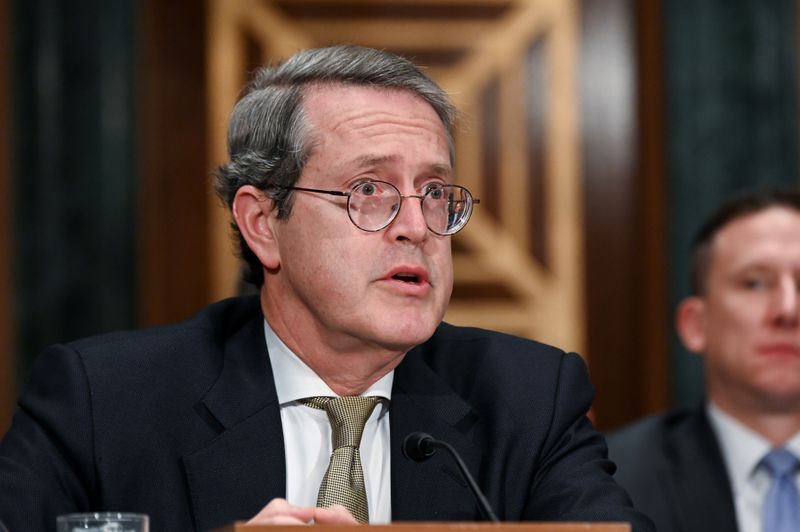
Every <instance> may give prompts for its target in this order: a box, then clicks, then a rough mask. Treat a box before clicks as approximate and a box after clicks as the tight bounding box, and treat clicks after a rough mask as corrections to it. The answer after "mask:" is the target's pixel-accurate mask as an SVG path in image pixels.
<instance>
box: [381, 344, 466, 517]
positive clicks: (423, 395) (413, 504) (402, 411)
mask: <svg viewBox="0 0 800 532" xmlns="http://www.w3.org/2000/svg"><path fill="white" fill-rule="evenodd" d="M423 357H424V348H416V349H413V350H412V351H410V352H409V353H408V354H407V355H406V357H405V359H404V360H403V362H402V363H401V364H400V365H399V366H398V367H397V369H396V370H395V377H394V386H393V390H392V406H391V410H390V425H391V446H392V447H391V462H392V466H391V467H392V520H393V521H411V520H450V521H472V520H476V519H478V518H479V513H478V510H477V507H476V506H475V502H474V500H473V498H472V495H471V493H470V492H469V490H468V488H467V485H466V482H464V480H463V478H462V476H461V473H460V472H459V471H458V469H457V468H456V466H455V463H454V461H453V459H452V458H451V457H450V456H447V455H446V453H445V451H443V450H438V451H437V452H436V454H435V455H434V456H432V457H431V458H430V459H428V460H427V461H425V462H423V463H416V462H413V461H412V460H410V459H408V458H406V457H405V456H404V455H403V453H402V445H403V441H404V440H405V438H406V436H407V435H408V434H410V433H412V432H416V431H421V432H425V433H428V434H430V435H431V436H433V437H434V438H436V439H440V440H444V441H446V442H448V443H450V444H451V445H452V446H453V447H455V448H456V450H457V451H458V452H459V453H460V454H461V457H462V458H463V460H464V462H465V463H466V465H467V467H468V468H469V470H470V471H471V472H472V473H473V475H475V474H477V472H478V471H479V468H480V462H481V454H480V451H479V450H478V449H477V448H476V447H475V446H474V445H473V444H472V442H471V441H470V434H471V433H472V431H473V430H474V427H475V424H476V423H477V418H476V415H475V414H474V412H473V411H472V408H471V407H470V405H469V404H467V403H466V402H464V400H463V399H462V398H461V397H459V396H458V395H456V394H455V393H454V392H453V391H452V390H451V389H450V388H449V386H447V385H446V383H444V382H443V381H442V380H441V378H440V377H439V376H438V375H436V374H435V373H434V372H433V371H432V370H431V368H430V367H429V366H428V365H427V364H426V363H425V360H424V358H423Z"/></svg>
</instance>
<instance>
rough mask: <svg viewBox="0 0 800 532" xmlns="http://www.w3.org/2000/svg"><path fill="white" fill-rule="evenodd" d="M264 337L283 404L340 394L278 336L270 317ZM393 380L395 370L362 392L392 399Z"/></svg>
mask: <svg viewBox="0 0 800 532" xmlns="http://www.w3.org/2000/svg"><path fill="white" fill-rule="evenodd" d="M264 337H265V339H266V341H267V351H268V353H269V362H270V364H271V366H272V372H273V375H274V376H275V378H274V380H275V390H276V392H277V394H278V403H279V404H280V405H281V406H283V405H285V404H287V403H291V402H293V401H297V400H299V399H304V398H306V397H336V393H334V391H333V390H331V389H330V387H329V386H328V385H327V384H325V381H323V380H322V379H321V378H320V376H319V375H317V374H316V373H315V372H314V370H313V369H311V368H310V367H308V366H307V365H306V363H305V362H303V361H302V360H300V358H299V357H298V356H297V355H296V354H294V353H293V352H292V350H291V349H289V347H288V346H287V345H286V344H285V343H283V340H281V339H280V338H278V335H277V334H275V331H273V330H272V327H270V325H269V323H268V322H267V320H264ZM393 382H394V370H392V371H390V372H389V373H387V374H386V375H384V376H383V377H381V378H380V379H378V381H377V382H375V383H373V384H372V386H370V387H369V388H368V389H367V390H366V391H365V392H364V393H363V394H362V395H364V396H368V395H369V396H377V397H383V398H385V399H391V398H392V383H393Z"/></svg>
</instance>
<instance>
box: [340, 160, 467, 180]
mask: <svg viewBox="0 0 800 532" xmlns="http://www.w3.org/2000/svg"><path fill="white" fill-rule="evenodd" d="M399 158H400V156H399V155H361V156H359V157H356V159H355V161H354V162H355V164H356V166H357V167H358V168H369V167H373V166H380V165H382V164H385V163H391V162H394V161H396V160H398V159H399ZM428 173H430V174H432V175H438V176H443V177H450V176H452V175H453V169H452V167H451V166H450V165H449V164H440V163H433V164H431V165H429V166H428Z"/></svg>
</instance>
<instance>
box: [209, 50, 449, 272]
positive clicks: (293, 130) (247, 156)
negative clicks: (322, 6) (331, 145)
mask: <svg viewBox="0 0 800 532" xmlns="http://www.w3.org/2000/svg"><path fill="white" fill-rule="evenodd" d="M324 84H334V85H356V86H367V87H380V88H387V89H394V90H404V91H408V92H411V93H413V94H416V95H418V96H420V97H421V98H422V99H423V100H424V101H426V102H428V103H429V104H430V105H431V107H433V109H434V111H435V112H436V114H437V115H438V116H439V119H440V120H441V121H442V124H443V126H444V131H445V134H446V136H447V142H448V146H449V152H450V162H451V164H454V161H455V148H454V143H453V137H452V130H453V126H454V122H455V117H456V111H455V107H454V106H453V104H452V103H451V102H450V99H449V98H448V96H447V94H446V93H445V92H444V91H443V90H442V89H441V88H440V87H439V86H438V85H437V84H436V83H435V82H434V81H433V80H432V79H431V78H430V77H428V76H427V75H426V74H425V73H424V72H422V71H421V70H420V69H419V68H418V67H416V66H415V65H414V64H413V63H411V62H410V61H409V60H407V59H405V58H402V57H400V56H397V55H394V54H391V53H389V52H385V51H382V50H376V49H372V48H364V47H360V46H353V45H340V46H332V47H328V48H318V49H311V50H303V51H301V52H299V53H297V54H295V55H294V56H292V57H291V58H289V59H288V60H286V61H285V62H283V63H281V64H278V65H275V66H268V67H262V68H259V69H258V70H257V71H256V72H255V74H254V77H253V79H252V81H251V82H250V83H249V84H248V85H247V87H246V88H245V90H244V91H243V93H242V96H241V97H240V99H239V101H238V102H237V103H236V106H235V107H234V109H233V113H232V115H231V120H230V125H229V127H228V156H229V159H230V161H229V162H227V163H225V164H223V165H221V166H220V167H219V168H217V171H216V173H215V183H214V185H215V189H216V191H217V194H218V195H219V196H220V198H221V199H222V200H223V201H224V202H225V204H226V205H227V206H228V208H231V207H232V205H233V200H234V198H235V197H236V192H237V191H238V190H239V188H241V187H242V186H245V185H253V186H255V187H257V188H259V189H260V190H262V191H264V193H265V194H267V195H268V196H269V197H270V198H271V199H272V200H273V202H274V203H275V207H276V208H277V209H278V218H279V219H285V218H288V217H289V215H290V214H291V208H292V201H291V200H292V195H291V190H289V188H288V187H291V186H293V185H294V184H295V183H296V182H297V180H298V178H299V177H300V174H301V173H302V171H303V168H304V166H305V164H306V162H307V161H308V158H309V156H310V154H311V151H312V149H313V143H314V138H313V135H312V134H310V133H311V132H310V131H309V124H308V121H307V117H306V113H305V110H304V108H303V99H304V96H305V94H306V92H307V89H308V87H310V86H319V85H324ZM232 227H233V231H234V236H235V237H237V240H238V242H239V254H240V256H241V257H242V258H243V259H244V260H245V262H246V263H247V266H248V271H247V272H246V273H245V280H246V281H248V282H250V283H253V284H255V285H256V286H261V285H262V284H263V283H264V272H263V266H262V264H261V262H260V261H259V260H258V257H256V255H255V254H254V253H253V252H252V250H250V248H249V247H248V246H247V243H246V242H245V240H244V238H243V237H242V234H241V232H240V231H239V228H238V227H237V226H236V224H235V222H234V223H232Z"/></svg>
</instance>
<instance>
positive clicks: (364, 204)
mask: <svg viewBox="0 0 800 532" xmlns="http://www.w3.org/2000/svg"><path fill="white" fill-rule="evenodd" d="M399 208H400V192H399V191H398V190H397V189H396V188H394V187H393V186H392V185H390V184H389V183H383V182H381V181H365V182H364V183H361V184H359V185H356V186H355V187H354V188H353V190H352V192H351V193H350V198H349V200H348V203H347V212H348V214H349V215H350V219H351V220H352V221H353V223H354V224H356V226H357V227H360V228H361V229H363V230H364V231H379V230H381V229H383V228H384V227H386V226H387V225H389V223H390V222H391V221H392V219H393V218H394V216H395V213H396V212H397V210H398V209H399Z"/></svg>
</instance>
